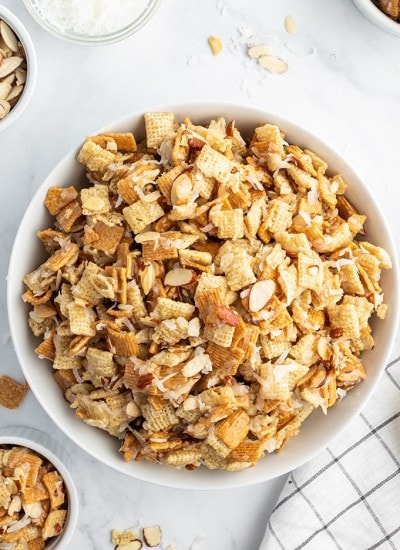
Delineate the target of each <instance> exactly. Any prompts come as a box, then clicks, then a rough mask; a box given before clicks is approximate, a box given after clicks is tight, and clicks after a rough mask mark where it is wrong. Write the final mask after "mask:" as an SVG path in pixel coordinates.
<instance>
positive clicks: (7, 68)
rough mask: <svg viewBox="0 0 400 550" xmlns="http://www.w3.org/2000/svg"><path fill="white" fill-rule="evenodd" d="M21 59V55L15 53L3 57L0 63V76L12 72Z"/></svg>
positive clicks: (2, 76)
mask: <svg viewBox="0 0 400 550" xmlns="http://www.w3.org/2000/svg"><path fill="white" fill-rule="evenodd" d="M22 61H23V59H22V57H18V56H17V55H14V56H12V57H6V58H5V59H3V62H2V64H1V65H0V78H4V77H5V76H8V75H9V74H10V73H12V72H14V71H15V69H17V68H18V67H19V66H20V65H21V63H22Z"/></svg>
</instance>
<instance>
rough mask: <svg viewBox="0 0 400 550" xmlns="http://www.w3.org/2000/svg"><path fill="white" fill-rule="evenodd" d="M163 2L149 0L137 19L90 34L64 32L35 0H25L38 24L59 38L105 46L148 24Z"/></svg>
mask: <svg viewBox="0 0 400 550" xmlns="http://www.w3.org/2000/svg"><path fill="white" fill-rule="evenodd" d="M161 2H162V0H148V2H147V5H146V7H145V9H144V10H143V11H142V12H141V13H140V14H139V15H138V16H137V17H136V19H134V20H133V21H131V22H130V23H129V24H128V25H126V26H125V27H122V28H121V29H118V30H116V31H113V32H110V33H105V34H99V35H92V36H90V35H84V34H80V33H72V32H67V31H66V32H63V31H62V30H61V29H59V28H57V27H56V26H54V25H51V23H50V22H49V21H46V20H45V19H43V18H42V17H41V16H40V15H39V13H38V12H37V10H36V9H35V7H34V5H33V4H34V1H32V0H24V4H25V7H26V9H27V10H28V11H29V13H30V14H31V15H32V17H33V19H34V20H35V21H36V22H37V23H38V25H40V26H41V27H42V28H43V29H44V30H46V31H47V32H49V33H50V34H52V35H53V36H56V37H57V38H61V39H62V40H66V41H68V42H73V43H75V44H81V45H84V46H105V45H108V44H113V43H115V42H119V41H120V40H123V39H124V38H128V36H131V35H132V34H135V33H136V32H138V31H139V30H140V29H141V28H142V27H144V25H146V23H148V22H149V21H150V19H151V18H152V17H153V15H154V14H155V13H156V11H157V10H158V8H159V6H160V4H161Z"/></svg>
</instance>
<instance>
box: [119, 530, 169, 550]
mask: <svg viewBox="0 0 400 550" xmlns="http://www.w3.org/2000/svg"><path fill="white" fill-rule="evenodd" d="M141 531H142V537H141V538H140V537H139V534H138V532H137V530H136V529H129V530H126V531H118V530H116V529H114V530H113V531H112V532H111V542H112V543H113V544H114V545H115V550H140V549H141V548H143V543H144V544H145V545H146V546H147V547H149V548H156V547H157V546H159V545H160V544H161V541H162V532H161V527H160V526H159V525H149V526H146V527H142V528H141ZM168 548H170V549H174V546H173V545H171V544H170V545H169V547H168Z"/></svg>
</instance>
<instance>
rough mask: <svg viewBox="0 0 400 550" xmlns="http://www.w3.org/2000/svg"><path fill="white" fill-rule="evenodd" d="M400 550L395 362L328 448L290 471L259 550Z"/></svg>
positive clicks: (399, 369)
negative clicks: (360, 412)
mask: <svg viewBox="0 0 400 550" xmlns="http://www.w3.org/2000/svg"><path fill="white" fill-rule="evenodd" d="M375 548H377V549H379V550H389V549H391V550H398V549H400V357H398V358H397V359H395V360H394V361H392V362H391V363H389V365H388V366H387V368H386V371H385V374H384V375H383V378H382V380H381V382H380V384H379V387H378V388H377V390H376V392H375V393H374V395H373V397H372V398H371V400H370V401H369V403H368V404H367V406H366V408H365V409H364V411H363V412H362V414H360V415H359V416H358V417H357V418H356V419H355V420H354V421H353V422H352V423H351V425H350V427H349V428H347V430H346V431H345V432H344V433H343V434H342V435H341V436H340V437H338V438H337V439H336V440H335V441H334V442H333V444H331V445H330V447H329V448H328V449H326V450H325V451H323V452H322V453H320V454H319V455H318V456H317V457H315V458H314V459H313V460H311V461H310V462H308V463H307V464H305V465H304V466H301V467H300V468H298V469H297V470H294V471H293V472H292V473H291V474H290V476H289V478H288V480H287V482H286V484H285V486H284V489H283V491H282V494H281V496H280V498H279V500H278V503H277V505H276V507H275V510H274V512H273V513H272V515H271V518H270V521H269V523H268V527H267V531H266V534H265V537H264V540H263V542H262V543H261V546H260V550H300V549H304V550H338V549H340V550H374V549H375Z"/></svg>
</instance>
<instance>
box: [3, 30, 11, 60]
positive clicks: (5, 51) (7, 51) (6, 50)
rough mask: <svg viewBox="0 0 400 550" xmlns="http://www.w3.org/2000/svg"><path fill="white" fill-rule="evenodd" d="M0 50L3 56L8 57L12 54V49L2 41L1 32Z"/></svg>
mask: <svg viewBox="0 0 400 550" xmlns="http://www.w3.org/2000/svg"><path fill="white" fill-rule="evenodd" d="M0 52H1V55H2V56H3V57H9V56H10V55H12V50H11V49H10V48H9V47H8V46H7V44H6V43H5V42H4V38H3V37H2V36H1V33H0Z"/></svg>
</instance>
